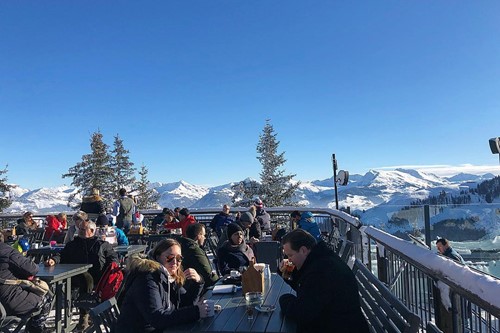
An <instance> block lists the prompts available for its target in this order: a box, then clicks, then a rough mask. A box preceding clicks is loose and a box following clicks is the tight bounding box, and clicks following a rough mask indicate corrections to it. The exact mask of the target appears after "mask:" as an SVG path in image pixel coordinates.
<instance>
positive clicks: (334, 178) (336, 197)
mask: <svg viewBox="0 0 500 333" xmlns="http://www.w3.org/2000/svg"><path fill="white" fill-rule="evenodd" d="M332 163H333V186H334V187H335V209H337V210H338V209H339V197H338V192H337V160H336V159H335V154H332Z"/></svg>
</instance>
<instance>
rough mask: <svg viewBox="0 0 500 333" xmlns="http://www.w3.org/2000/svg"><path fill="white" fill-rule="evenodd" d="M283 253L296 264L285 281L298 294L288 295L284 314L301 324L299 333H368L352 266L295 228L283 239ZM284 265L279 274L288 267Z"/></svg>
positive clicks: (285, 295) (284, 300) (283, 299)
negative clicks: (289, 277)
mask: <svg viewBox="0 0 500 333" xmlns="http://www.w3.org/2000/svg"><path fill="white" fill-rule="evenodd" d="M281 243H282V245H283V253H284V254H285V255H286V256H287V257H288V260H289V261H290V262H292V263H293V265H295V269H294V270H293V272H292V274H291V279H287V280H285V281H286V282H287V283H288V284H289V285H290V286H291V287H292V288H293V289H294V290H295V291H296V293H297V294H296V295H293V294H284V295H282V296H281V297H280V299H279V302H280V306H281V311H282V313H283V314H284V315H285V316H286V317H289V318H293V319H294V320H295V321H296V323H297V333H305V332H336V333H368V332H369V329H368V324H367V322H366V320H365V317H364V315H363V313H362V312H361V305H360V301H359V293H358V284H357V282H356V278H355V277H354V274H353V273H352V271H351V269H350V268H349V266H347V264H346V263H344V262H343V261H342V260H341V259H340V257H339V256H337V255H336V254H335V253H334V252H333V251H332V250H330V249H329V248H328V246H327V245H326V244H325V242H319V243H317V242H316V239H315V238H314V237H313V236H312V235H311V234H310V233H308V232H307V231H304V230H302V229H295V230H292V231H290V232H289V233H287V234H286V235H285V236H283V239H282V241H281ZM285 266H286V265H285V261H282V262H281V264H280V269H279V272H278V274H281V273H282V272H283V271H284V270H286V267H285Z"/></svg>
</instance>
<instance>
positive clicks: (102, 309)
mask: <svg viewBox="0 0 500 333" xmlns="http://www.w3.org/2000/svg"><path fill="white" fill-rule="evenodd" d="M119 315H120V310H119V309H118V305H117V304H116V299H115V298H114V297H113V298H110V299H108V300H107V301H104V302H102V303H101V304H99V305H98V306H96V307H95V308H93V309H91V310H90V317H91V318H92V323H93V325H94V330H95V332H97V333H102V332H106V333H110V332H111V331H112V330H113V327H114V325H115V324H116V321H117V320H118V316H119Z"/></svg>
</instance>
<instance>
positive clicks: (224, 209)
mask: <svg viewBox="0 0 500 333" xmlns="http://www.w3.org/2000/svg"><path fill="white" fill-rule="evenodd" d="M222 211H223V212H224V213H226V214H229V206H228V205H224V206H223V207H222Z"/></svg>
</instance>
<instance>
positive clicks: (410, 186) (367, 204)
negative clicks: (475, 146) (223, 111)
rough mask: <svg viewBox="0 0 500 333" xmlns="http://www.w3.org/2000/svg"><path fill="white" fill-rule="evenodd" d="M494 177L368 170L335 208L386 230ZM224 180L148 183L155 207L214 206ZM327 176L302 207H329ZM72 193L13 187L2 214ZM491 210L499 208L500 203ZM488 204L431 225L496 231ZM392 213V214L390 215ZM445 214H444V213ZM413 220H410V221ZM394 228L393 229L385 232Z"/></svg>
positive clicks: (309, 186)
mask: <svg viewBox="0 0 500 333" xmlns="http://www.w3.org/2000/svg"><path fill="white" fill-rule="evenodd" d="M494 177H495V175H493V174H484V175H473V174H463V173H461V174H457V175H454V176H452V177H446V178H445V177H439V176H436V175H434V174H429V173H423V172H420V171H417V170H412V169H396V170H393V171H380V170H377V171H375V170H370V171H369V172H367V173H366V174H365V175H351V176H350V179H349V183H348V184H347V186H338V194H339V206H340V207H341V208H342V207H350V209H351V212H352V213H354V214H356V215H358V216H359V217H360V219H361V221H362V222H363V223H364V224H370V225H375V226H379V227H383V228H384V229H386V230H388V231H395V230H402V229H408V228H412V227H414V225H412V223H421V222H420V221H423V218H422V216H421V214H422V212H421V211H422V209H419V210H418V211H417V212H412V210H411V209H410V210H405V211H403V212H401V209H402V208H403V207H404V206H407V205H409V204H410V202H412V201H414V200H416V199H425V198H427V197H429V196H430V195H436V196H437V195H438V194H439V193H441V192H442V191H445V192H446V193H447V194H451V195H458V194H459V193H460V192H461V191H463V190H467V189H469V188H476V186H477V184H479V183H481V182H482V181H484V180H487V179H492V178H494ZM233 184H234V183H229V184H224V185H220V186H215V187H205V186H199V185H193V184H189V183H186V182H184V181H179V182H175V183H160V182H157V183H152V184H151V186H152V188H154V189H155V190H156V191H157V192H158V193H159V194H160V199H159V201H158V203H159V205H160V206H161V207H171V208H173V207H189V208H209V207H211V208H212V207H213V208H219V207H221V206H222V205H223V204H225V203H231V197H232V195H233V191H232V190H231V185H233ZM333 184H334V183H333V179H332V178H329V179H324V180H315V181H304V182H302V183H301V185H300V186H299V190H298V191H297V193H296V196H297V200H298V201H299V203H300V204H301V205H302V206H306V207H315V208H335V194H334V193H335V192H334V186H333ZM73 192H74V189H73V188H70V187H68V186H60V187H54V188H39V189H35V190H29V189H23V188H21V187H16V188H15V189H13V190H12V191H11V198H12V199H13V204H12V205H11V206H10V207H9V208H8V209H6V210H5V211H4V213H20V212H24V211H27V210H31V211H33V212H35V213H41V214H45V213H49V212H59V211H68V210H70V209H69V208H68V207H67V205H66V203H67V200H68V197H69V196H70V195H71V193H73ZM495 204H496V206H495V207H496V209H497V211H498V212H500V209H498V208H499V207H500V203H499V202H497V203H494V204H493V205H495ZM491 207H492V206H491V204H490V205H487V204H486V203H485V202H484V199H482V198H480V197H473V198H472V204H471V205H467V206H466V208H463V207H462V208H460V209H462V210H463V212H460V211H459V210H460V209H458V210H457V209H452V208H451V207H450V208H447V207H446V208H443V209H441V210H440V211H439V212H438V211H436V212H433V213H432V214H431V215H432V219H433V220H435V221H434V222H432V223H435V222H438V221H443V220H446V219H448V218H460V215H461V214H463V215H464V218H465V216H469V215H470V214H473V215H474V216H475V218H476V219H478V220H479V225H478V226H480V227H482V228H485V230H487V232H488V234H490V233H492V232H493V233H494V232H496V233H497V234H498V233H499V232H500V227H499V225H500V223H499V217H498V214H496V213H492V212H491V209H492V208H491ZM395 214H396V215H395ZM448 215H449V216H448ZM394 216H398V217H399V218H400V219H403V220H405V221H406V222H407V223H406V225H401V224H398V225H395V224H394V225H391V224H390V223H388V220H389V219H391V217H394ZM413 220H414V221H413ZM391 228H392V229H394V230H391Z"/></svg>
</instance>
